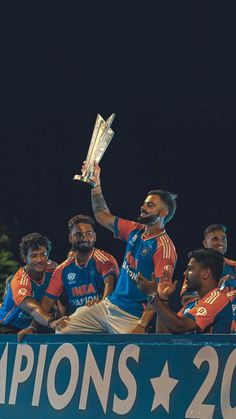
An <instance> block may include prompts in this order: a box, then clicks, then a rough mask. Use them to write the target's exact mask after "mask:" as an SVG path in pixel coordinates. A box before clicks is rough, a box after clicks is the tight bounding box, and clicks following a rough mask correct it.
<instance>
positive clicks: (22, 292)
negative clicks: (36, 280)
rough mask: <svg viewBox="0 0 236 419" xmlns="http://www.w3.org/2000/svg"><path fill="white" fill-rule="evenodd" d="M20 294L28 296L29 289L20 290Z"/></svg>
mask: <svg viewBox="0 0 236 419" xmlns="http://www.w3.org/2000/svg"><path fill="white" fill-rule="evenodd" d="M18 294H20V295H25V294H27V289H25V288H20V289H19V290H18Z"/></svg>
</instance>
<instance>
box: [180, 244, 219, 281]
mask: <svg viewBox="0 0 236 419" xmlns="http://www.w3.org/2000/svg"><path fill="white" fill-rule="evenodd" d="M188 258H189V259H192V258H193V259H195V260H196V262H198V263H199V264H200V265H201V266H202V267H203V268H209V269H210V271H211V273H212V276H213V278H214V280H215V281H216V282H217V284H218V282H219V280H220V279H221V277H222V273H223V269H224V256H223V255H222V254H221V253H220V252H217V250H213V249H205V248H202V249H197V250H192V251H191V252H189V253H188Z"/></svg>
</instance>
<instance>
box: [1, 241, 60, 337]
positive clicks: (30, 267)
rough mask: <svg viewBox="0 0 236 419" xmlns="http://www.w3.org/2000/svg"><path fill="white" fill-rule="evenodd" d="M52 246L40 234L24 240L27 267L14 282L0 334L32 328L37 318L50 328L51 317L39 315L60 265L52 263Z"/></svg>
mask: <svg viewBox="0 0 236 419" xmlns="http://www.w3.org/2000/svg"><path fill="white" fill-rule="evenodd" d="M50 251H51V242H50V241H49V239H48V238H47V237H44V236H42V235H41V234H39V233H31V234H28V235H27V236H24V237H23V238H22V241H21V243H20V255H21V257H22V260H23V261H24V262H25V266H24V267H22V268H20V269H19V270H18V271H17V272H16V274H15V275H14V276H13V278H12V279H11V282H10V284H9V286H8V288H7V290H6V294H5V296H4V301H3V305H2V306H1V308H0V333H17V332H18V331H19V330H21V329H24V328H26V327H28V326H29V325H30V323H31V321H32V317H33V318H38V316H40V317H41V318H42V320H41V323H42V324H43V326H47V321H48V318H49V316H48V315H46V316H44V314H45V313H43V312H42V311H38V303H39V301H40V300H41V298H42V297H43V295H44V293H45V291H46V289H47V287H48V285H49V282H50V279H51V276H52V273H53V272H54V270H55V268H56V266H57V264H56V263H55V262H52V261H51V260H49V254H50Z"/></svg>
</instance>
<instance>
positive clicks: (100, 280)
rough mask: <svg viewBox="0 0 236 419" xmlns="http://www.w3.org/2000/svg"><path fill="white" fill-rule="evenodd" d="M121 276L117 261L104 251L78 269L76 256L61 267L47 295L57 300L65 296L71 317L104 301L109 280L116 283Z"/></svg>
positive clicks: (95, 253) (95, 250)
mask: <svg viewBox="0 0 236 419" xmlns="http://www.w3.org/2000/svg"><path fill="white" fill-rule="evenodd" d="M118 274H119V267H118V264H117V262H116V260H115V258H114V257H113V256H112V255H110V254H109V253H107V252H104V251H103V250H99V249H94V251H93V253H92V254H91V255H90V257H89V258H88V261H87V263H86V264H82V265H81V264H80V265H78V264H77V263H76V260H75V256H73V257H72V258H69V259H67V260H65V261H64V262H63V263H61V264H60V265H59V266H58V267H57V269H56V270H55V272H54V274H53V276H52V280H51V282H50V285H49V287H48V289H47V292H46V295H47V296H48V297H50V298H53V299H55V300H56V299H58V298H59V297H60V295H61V294H62V293H63V292H65V293H66V296H67V299H68V305H69V307H68V311H69V313H70V314H71V313H73V312H74V311H75V310H76V309H77V308H78V307H82V306H84V305H86V303H87V302H89V301H90V300H98V299H101V297H102V295H103V291H104V286H105V281H106V278H107V276H108V275H112V276H113V277H114V278H115V279H116V278H117V276H118Z"/></svg>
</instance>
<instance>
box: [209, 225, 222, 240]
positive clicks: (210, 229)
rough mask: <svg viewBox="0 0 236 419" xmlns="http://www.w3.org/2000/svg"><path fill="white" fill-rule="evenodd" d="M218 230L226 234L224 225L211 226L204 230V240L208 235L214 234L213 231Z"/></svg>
mask: <svg viewBox="0 0 236 419" xmlns="http://www.w3.org/2000/svg"><path fill="white" fill-rule="evenodd" d="M216 230H222V231H224V232H225V233H226V227H225V225H224V224H210V225H209V226H207V227H206V228H205V230H204V233H203V235H204V239H205V238H206V236H207V234H208V233H212V231H216Z"/></svg>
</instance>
